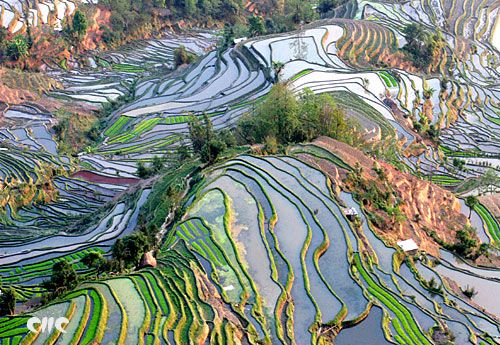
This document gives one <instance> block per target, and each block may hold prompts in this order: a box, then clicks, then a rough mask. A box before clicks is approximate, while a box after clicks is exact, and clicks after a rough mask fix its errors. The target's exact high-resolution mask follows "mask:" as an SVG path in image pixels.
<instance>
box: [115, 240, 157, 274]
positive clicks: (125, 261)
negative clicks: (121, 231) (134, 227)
mask: <svg viewBox="0 0 500 345" xmlns="http://www.w3.org/2000/svg"><path fill="white" fill-rule="evenodd" d="M149 245H150V244H149V242H148V239H147V237H146V236H145V235H144V233H142V232H140V231H138V232H134V233H132V234H131V235H128V236H125V237H123V238H119V239H118V240H116V242H115V244H114V245H113V247H112V249H111V251H112V253H113V258H114V259H116V260H117V261H118V262H119V267H120V270H123V269H124V268H130V267H133V266H137V265H138V264H139V260H140V259H141V257H142V254H144V253H145V252H146V251H147V250H148V249H149Z"/></svg>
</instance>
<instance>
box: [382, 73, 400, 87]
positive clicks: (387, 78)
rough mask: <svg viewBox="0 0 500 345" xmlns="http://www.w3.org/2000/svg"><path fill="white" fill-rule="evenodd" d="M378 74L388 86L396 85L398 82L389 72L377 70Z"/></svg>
mask: <svg viewBox="0 0 500 345" xmlns="http://www.w3.org/2000/svg"><path fill="white" fill-rule="evenodd" d="M378 75H379V76H380V77H381V78H382V79H383V80H384V83H385V85H387V86H388V87H396V86H398V82H397V81H396V79H395V78H394V77H393V76H392V75H391V74H390V73H388V72H386V71H382V72H378Z"/></svg>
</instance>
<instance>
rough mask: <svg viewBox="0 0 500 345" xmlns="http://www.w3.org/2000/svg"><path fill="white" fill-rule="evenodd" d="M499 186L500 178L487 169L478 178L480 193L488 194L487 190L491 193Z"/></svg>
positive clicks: (494, 172) (493, 171)
mask: <svg viewBox="0 0 500 345" xmlns="http://www.w3.org/2000/svg"><path fill="white" fill-rule="evenodd" d="M499 184H500V177H498V174H497V172H496V171H495V170H493V169H488V170H486V172H485V173H484V174H483V175H481V176H480V177H479V188H480V190H481V191H484V192H486V193H487V192H488V189H489V190H490V191H491V192H493V191H494V190H495V189H496V188H497V187H498V185H499Z"/></svg>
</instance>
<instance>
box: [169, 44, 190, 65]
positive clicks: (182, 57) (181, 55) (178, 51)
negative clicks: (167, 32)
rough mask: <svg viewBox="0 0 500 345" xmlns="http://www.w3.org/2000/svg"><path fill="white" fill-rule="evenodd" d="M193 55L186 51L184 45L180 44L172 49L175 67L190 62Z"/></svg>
mask: <svg viewBox="0 0 500 345" xmlns="http://www.w3.org/2000/svg"><path fill="white" fill-rule="evenodd" d="M194 58H195V55H194V54H192V53H190V52H188V51H187V50H186V47H184V46H183V45H180V46H179V47H178V48H175V49H174V64H175V67H178V66H181V65H184V64H190V63H191V62H193V61H194Z"/></svg>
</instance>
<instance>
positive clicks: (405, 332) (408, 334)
mask: <svg viewBox="0 0 500 345" xmlns="http://www.w3.org/2000/svg"><path fill="white" fill-rule="evenodd" d="M354 260H355V263H356V268H357V269H358V272H359V273H360V274H361V276H362V277H363V279H364V280H365V282H366V283H367V284H368V288H367V290H368V292H369V293H370V294H371V295H372V296H373V297H375V298H377V299H378V300H379V301H380V302H381V303H383V304H384V305H385V306H386V307H387V308H388V309H389V310H391V311H392V312H393V313H394V314H395V315H396V317H397V318H396V319H393V320H392V324H393V326H394V328H395V329H396V332H397V333H398V335H399V337H400V339H399V341H400V342H402V343H403V344H423V345H431V343H430V342H429V340H427V338H426V337H425V336H424V334H423V333H422V331H421V330H420V328H419V327H418V325H417V323H416V322H415V320H414V319H413V317H412V316H411V313H410V311H409V310H408V308H406V307H405V306H404V305H403V304H402V303H401V302H399V301H398V300H397V299H396V298H394V296H392V295H391V294H390V293H389V292H388V291H387V290H386V289H385V288H383V287H381V286H380V285H378V284H377V283H376V282H375V281H374V280H373V278H372V277H371V276H370V275H369V274H368V272H367V271H366V270H365V268H364V267H363V264H362V263H361V258H360V256H359V253H355V254H354ZM396 339H398V338H397V337H396Z"/></svg>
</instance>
